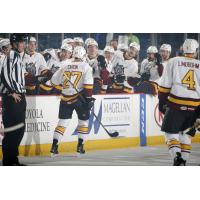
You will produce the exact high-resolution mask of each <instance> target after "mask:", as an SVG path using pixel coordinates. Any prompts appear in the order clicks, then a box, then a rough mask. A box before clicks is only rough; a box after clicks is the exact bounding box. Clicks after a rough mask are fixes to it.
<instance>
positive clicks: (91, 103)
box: [83, 97, 96, 110]
mask: <svg viewBox="0 0 200 200" xmlns="http://www.w3.org/2000/svg"><path fill="white" fill-rule="evenodd" d="M85 100H86V101H85V103H84V105H83V106H85V108H87V109H89V110H91V109H92V108H93V106H94V102H95V100H96V99H95V98H93V97H87V98H85Z"/></svg>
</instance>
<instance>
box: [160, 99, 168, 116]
mask: <svg viewBox="0 0 200 200" xmlns="http://www.w3.org/2000/svg"><path fill="white" fill-rule="evenodd" d="M158 109H159V111H160V112H161V113H162V114H163V115H164V114H165V112H166V110H167V104H166V102H165V101H162V100H159V104H158Z"/></svg>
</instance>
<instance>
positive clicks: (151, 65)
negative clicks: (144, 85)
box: [140, 59, 160, 83]
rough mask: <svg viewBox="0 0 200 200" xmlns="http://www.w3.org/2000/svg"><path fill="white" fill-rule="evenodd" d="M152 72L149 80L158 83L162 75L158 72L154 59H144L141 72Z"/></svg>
mask: <svg viewBox="0 0 200 200" xmlns="http://www.w3.org/2000/svg"><path fill="white" fill-rule="evenodd" d="M145 72H147V73H150V78H149V81H152V82H155V83H158V82H159V79H160V76H159V74H158V66H157V65H156V64H155V62H153V61H149V60H148V59H144V60H143V61H142V63H141V67H140V74H143V73H145Z"/></svg>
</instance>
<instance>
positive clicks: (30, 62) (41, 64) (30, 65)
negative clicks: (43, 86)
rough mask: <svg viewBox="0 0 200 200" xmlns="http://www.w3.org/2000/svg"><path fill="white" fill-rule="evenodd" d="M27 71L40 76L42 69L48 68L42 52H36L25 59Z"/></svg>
mask: <svg viewBox="0 0 200 200" xmlns="http://www.w3.org/2000/svg"><path fill="white" fill-rule="evenodd" d="M24 63H25V66H26V68H25V69H26V72H28V73H31V74H32V75H34V76H38V75H40V74H41V72H42V71H44V70H46V69H48V67H47V63H46V61H45V59H44V57H43V55H42V54H40V53H38V52H35V53H34V54H33V55H28V56H26V59H25V60H24Z"/></svg>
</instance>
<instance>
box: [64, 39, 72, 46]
mask: <svg viewBox="0 0 200 200" xmlns="http://www.w3.org/2000/svg"><path fill="white" fill-rule="evenodd" d="M73 42H74V40H73V39H72V38H65V39H64V40H63V41H62V45H63V44H69V43H73Z"/></svg>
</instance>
